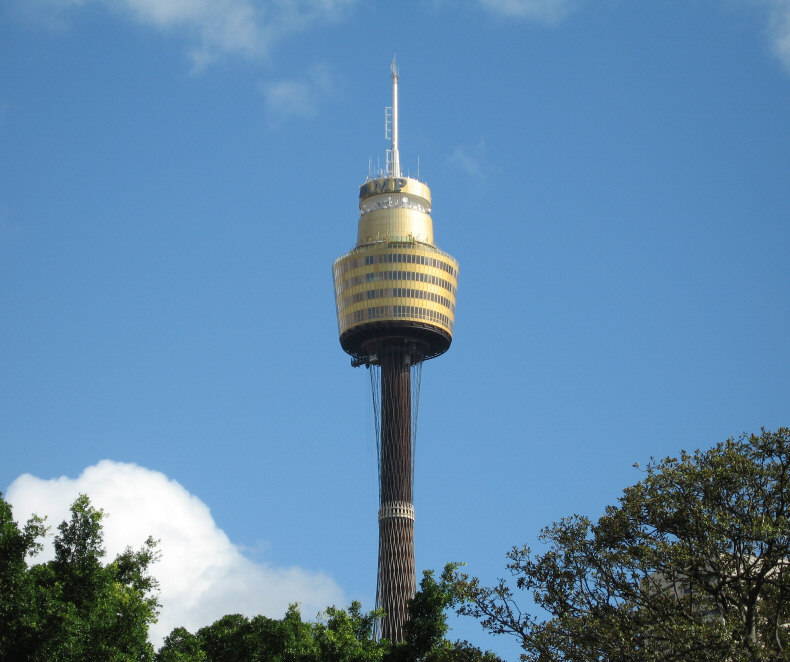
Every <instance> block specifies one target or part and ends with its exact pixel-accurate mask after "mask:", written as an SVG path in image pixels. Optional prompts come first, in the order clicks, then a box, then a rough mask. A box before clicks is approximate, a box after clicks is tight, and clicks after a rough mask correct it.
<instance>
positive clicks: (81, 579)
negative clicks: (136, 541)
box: [0, 495, 159, 662]
mask: <svg viewBox="0 0 790 662" xmlns="http://www.w3.org/2000/svg"><path fill="white" fill-rule="evenodd" d="M103 517H104V513H103V512H102V511H101V510H97V509H95V508H93V506H91V504H90V501H89V500H88V497H87V496H85V495H80V496H79V497H78V498H77V499H76V501H75V502H74V503H73V504H72V506H71V519H70V521H68V522H63V523H62V524H61V525H60V526H59V527H58V531H59V533H58V535H57V536H56V537H55V558H54V560H52V561H49V562H48V563H43V564H38V565H33V566H28V563H27V557H28V556H31V555H34V554H35V553H36V552H38V551H39V550H40V548H41V544H40V542H39V539H40V538H41V537H43V535H44V534H45V528H44V526H43V522H42V520H41V519H39V518H35V517H34V518H33V519H31V520H30V521H29V522H28V523H27V525H26V526H25V527H24V528H23V529H21V530H20V529H19V527H18V526H17V525H16V524H15V523H14V521H13V518H12V516H11V509H10V506H9V505H8V504H7V503H6V502H5V501H4V500H2V499H1V498H0V562H1V563H2V570H0V593H1V594H2V595H0V610H2V616H3V618H2V620H1V621H0V660H2V661H4V660H41V661H44V660H46V661H49V660H58V661H60V660H62V661H64V662H65V661H69V662H70V661H75V662H76V661H83V660H84V661H86V662H87V661H88V660H91V661H93V660H111V661H114V660H118V661H120V660H124V661H126V660H150V659H153V648H152V646H151V644H150V643H149V642H148V626H149V624H150V623H152V622H154V620H155V619H156V615H157V610H158V607H159V604H158V601H157V596H156V588H157V584H156V581H155V580H154V579H153V578H152V577H151V576H150V575H149V574H148V567H149V566H150V564H151V563H153V562H154V561H155V560H156V558H157V555H156V543H155V542H154V541H153V540H152V539H150V538H149V539H148V540H147V541H146V542H145V544H144V545H143V547H142V548H141V549H139V550H138V551H133V550H132V549H130V548H127V549H126V550H125V551H124V552H123V553H121V554H119V555H118V556H117V557H116V558H115V560H114V561H112V562H111V563H108V564H107V565H103V563H102V559H103V557H104V548H103V534H102V528H101V520H102V518H103Z"/></svg>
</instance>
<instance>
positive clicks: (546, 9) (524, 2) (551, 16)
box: [480, 0, 577, 23]
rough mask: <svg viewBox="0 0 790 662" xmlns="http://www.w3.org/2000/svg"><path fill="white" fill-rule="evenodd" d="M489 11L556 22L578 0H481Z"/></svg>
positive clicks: (568, 11)
mask: <svg viewBox="0 0 790 662" xmlns="http://www.w3.org/2000/svg"><path fill="white" fill-rule="evenodd" d="M480 4H481V5H482V6H483V7H485V8H486V9H488V10H489V11H491V12H493V13H495V14H499V15H501V16H506V17H508V18H524V19H530V20H534V21H540V22H543V23H554V22H556V21H559V20H560V19H562V18H565V16H566V15H567V14H568V13H570V11H571V10H572V9H573V8H574V6H575V5H576V4H577V0H480Z"/></svg>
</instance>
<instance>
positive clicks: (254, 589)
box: [6, 460, 345, 646]
mask: <svg viewBox="0 0 790 662" xmlns="http://www.w3.org/2000/svg"><path fill="white" fill-rule="evenodd" d="M80 493H86V494H87V495H88V496H89V497H90V499H91V503H92V504H93V505H94V506H95V507H97V508H102V509H103V510H104V511H105V513H107V515H108V516H107V517H106V519H105V521H104V539H105V547H106V548H107V554H108V558H112V557H114V556H115V555H116V554H118V553H119V552H121V551H123V550H124V549H125V548H126V547H127V546H131V547H132V548H135V549H136V548H138V547H140V546H141V545H142V543H143V542H144V541H145V539H146V538H147V537H148V536H149V535H150V536H153V537H154V538H157V539H159V540H160V541H161V542H160V546H159V550H160V551H161V554H162V558H161V560H160V561H158V562H157V563H156V564H155V565H154V566H153V568H152V570H153V573H152V574H153V575H154V576H155V577H156V578H157V579H158V580H159V583H160V602H161V603H162V604H163V607H162V611H161V614H160V616H159V622H158V623H157V624H156V625H154V626H153V627H152V628H151V632H150V637H151V640H152V641H153V642H154V643H155V645H157V646H158V645H159V644H160V643H161V640H162V638H163V637H164V636H166V635H167V634H169V632H170V631H171V630H172V629H173V628H174V627H177V626H184V627H186V628H187V629H188V630H190V631H192V632H194V631H195V630H196V629H198V628H199V627H202V626H203V625H207V624H210V623H213V622H214V621H215V620H216V619H217V618H219V617H220V616H223V615H225V614H228V613H243V614H247V615H249V616H252V615H255V614H264V615H268V616H272V617H277V618H279V617H281V616H282V615H283V613H284V612H285V610H286V608H287V606H288V604H289V603H290V602H300V603H301V606H302V611H303V613H304V614H305V615H306V616H308V617H309V616H311V615H313V614H317V613H318V612H319V611H321V610H323V609H324V608H325V607H326V606H327V605H331V604H337V605H340V604H343V603H344V602H345V600H344V596H343V592H342V591H341V589H340V587H339V586H338V585H337V584H336V583H335V581H334V580H333V579H332V578H331V577H329V576H328V575H326V574H323V573H320V572H312V571H309V570H305V569H303V568H298V567H275V566H272V565H269V564H265V563H256V562H253V561H251V560H250V559H248V558H247V557H245V556H244V555H243V554H242V553H241V551H240V549H239V547H238V546H237V545H234V544H233V543H232V542H231V541H230V540H229V539H228V537H227V535H225V533H224V532H223V531H222V530H221V529H219V528H218V527H217V525H216V523H215V522H214V520H213V518H212V517H211V513H210V511H209V509H208V507H207V506H206V504H205V503H203V502H202V501H201V500H200V499H198V498H197V497H196V496H195V495H193V494H190V493H189V492H187V490H185V489H184V488H183V487H182V486H181V485H180V484H178V483H177V482H176V481H174V480H171V479H168V478H167V476H165V475H164V474H162V473H160V472H158V471H152V470H150V469H146V468H144V467H140V466H137V465H135V464H127V463H123V462H113V461H111V460H102V461H101V462H99V463H98V464H96V465H95V466H92V467H88V468H87V469H85V470H84V471H83V472H82V473H81V474H80V475H79V476H78V477H77V478H75V479H73V478H68V477H66V476H61V477H60V478H54V479H51V480H45V479H41V478H37V477H35V476H31V475H30V474H24V475H22V476H20V477H19V478H17V479H16V480H15V481H14V482H13V483H12V484H11V486H10V487H9V488H8V491H7V494H6V498H7V500H8V502H9V503H10V504H11V505H12V506H13V509H14V516H15V519H16V520H17V521H18V522H24V521H26V520H27V519H28V517H30V515H31V514H32V513H37V514H39V515H46V516H47V523H48V524H49V525H50V526H51V527H52V533H56V532H57V525H58V524H59V523H60V522H61V521H63V520H64V519H68V518H69V513H68V509H69V506H70V505H71V503H72V502H73V501H74V499H75V498H76V497H77V495H78V494H80ZM51 537H52V536H50V538H51ZM52 555H53V551H52V545H51V541H50V544H49V545H48V546H47V548H46V549H45V551H44V552H42V554H41V555H39V556H38V557H35V559H34V560H35V561H36V562H42V561H45V560H47V559H49V558H52Z"/></svg>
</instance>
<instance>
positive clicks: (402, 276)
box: [343, 271, 456, 296]
mask: <svg viewBox="0 0 790 662" xmlns="http://www.w3.org/2000/svg"><path fill="white" fill-rule="evenodd" d="M376 280H413V281H417V282H419V283H428V284H429V285H438V286H439V287H442V288H444V289H445V290H447V291H448V292H449V293H450V294H452V295H453V296H455V295H456V289H455V286H454V285H453V284H452V283H449V282H448V281H446V280H444V278H439V276H432V275H431V274H424V273H421V272H419V271H370V272H368V273H366V274H364V275H362V276H354V277H353V278H349V279H348V280H347V281H345V282H344V283H343V289H347V288H350V287H354V286H356V285H361V284H362V283H372V282H373V281H376Z"/></svg>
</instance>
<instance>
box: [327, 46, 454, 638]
mask: <svg viewBox="0 0 790 662" xmlns="http://www.w3.org/2000/svg"><path fill="white" fill-rule="evenodd" d="M386 133H387V138H389V139H391V140H392V144H391V148H390V149H388V150H387V159H386V169H385V170H383V171H380V172H378V173H376V174H377V176H376V177H375V178H371V177H368V180H367V181H366V182H365V183H364V184H362V186H360V189H359V223H358V229H357V243H356V246H355V247H354V249H353V250H351V252H349V253H346V254H345V255H343V256H341V257H339V258H338V259H337V260H335V263H334V265H333V275H334V283H335V303H336V306H337V324H338V329H339V332H340V345H341V346H342V348H343V349H344V350H345V351H346V352H347V353H348V354H350V355H351V357H352V359H351V364H352V365H354V366H361V365H364V366H367V367H368V369H369V370H370V376H371V384H372V386H373V402H374V408H375V410H376V428H377V429H376V432H377V440H376V442H377V448H378V468H379V499H380V503H379V513H378V519H379V558H378V581H377V587H376V607H377V608H381V609H383V610H384V612H385V616H384V617H383V619H382V620H381V622H380V623H379V630H378V634H379V635H380V636H381V637H384V638H387V639H390V640H391V641H393V642H398V641H401V640H402V639H403V625H404V623H405V621H406V617H407V613H406V604H407V601H408V600H409V599H410V598H411V597H413V596H414V592H415V590H416V573H415V564H414V504H413V489H412V485H413V480H414V448H415V441H416V431H417V425H416V424H417V405H418V402H419V389H420V376H421V372H422V364H423V361H425V360H427V359H431V358H434V357H435V356H439V355H440V354H443V353H444V352H446V351H447V349H448V348H449V347H450V343H451V342H452V338H453V321H454V318H455V298H456V287H457V284H458V262H456V260H455V259H454V258H453V257H452V256H451V255H448V254H447V253H444V252H442V251H440V250H439V248H437V246H436V244H435V243H434V239H433V221H432V220H431V216H430V214H431V192H430V189H429V188H428V187H427V186H426V185H425V184H423V183H422V182H421V181H419V180H417V179H413V178H411V177H406V176H403V174H402V173H401V169H400V157H399V153H398V72H397V70H396V68H395V62H394V61H393V63H392V107H391V108H388V109H387V113H386Z"/></svg>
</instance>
